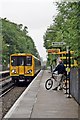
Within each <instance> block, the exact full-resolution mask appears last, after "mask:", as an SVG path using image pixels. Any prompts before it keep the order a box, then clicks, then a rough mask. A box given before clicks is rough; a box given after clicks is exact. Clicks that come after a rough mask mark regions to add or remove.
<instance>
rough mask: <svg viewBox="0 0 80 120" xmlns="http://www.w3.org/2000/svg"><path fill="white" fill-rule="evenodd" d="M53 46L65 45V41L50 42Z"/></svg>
mask: <svg viewBox="0 0 80 120" xmlns="http://www.w3.org/2000/svg"><path fill="white" fill-rule="evenodd" d="M52 45H53V46H61V45H66V43H65V42H53V43H52Z"/></svg>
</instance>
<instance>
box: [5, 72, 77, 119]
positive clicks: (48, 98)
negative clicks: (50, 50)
mask: <svg viewBox="0 0 80 120" xmlns="http://www.w3.org/2000/svg"><path fill="white" fill-rule="evenodd" d="M50 76H51V73H49V71H48V70H42V71H41V72H40V73H39V74H38V76H37V77H36V78H35V79H34V80H33V81H32V83H31V84H30V85H29V86H28V88H27V89H26V90H25V91H24V93H23V94H22V95H21V96H20V97H19V99H18V100H17V101H16V102H15V104H14V105H13V106H12V108H11V109H10V110H9V112H8V113H7V114H6V115H5V117H4V118H76V119H77V118H78V109H79V108H78V104H77V102H76V101H75V100H74V98H67V96H66V94H64V92H63V90H58V91H54V90H52V89H51V90H49V91H48V90H46V89H45V87H44V84H45V81H46V80H47V79H48V78H49V77H50Z"/></svg>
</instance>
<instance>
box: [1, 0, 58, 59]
mask: <svg viewBox="0 0 80 120" xmlns="http://www.w3.org/2000/svg"><path fill="white" fill-rule="evenodd" d="M55 1H58V0H0V11H1V12H0V17H1V18H5V17H6V18H7V19H8V20H9V21H11V22H15V23H17V24H23V25H24V26H27V27H28V34H29V36H30V37H31V38H32V39H33V41H34V43H35V46H36V48H37V50H38V52H39V55H40V56H41V57H42V58H43V60H46V58H47V52H46V49H45V48H44V47H43V43H44V41H43V35H44V34H45V32H46V30H47V28H48V27H49V26H50V25H51V24H52V23H53V16H56V14H57V10H56V8H57V7H56V6H55V4H53V2H55Z"/></svg>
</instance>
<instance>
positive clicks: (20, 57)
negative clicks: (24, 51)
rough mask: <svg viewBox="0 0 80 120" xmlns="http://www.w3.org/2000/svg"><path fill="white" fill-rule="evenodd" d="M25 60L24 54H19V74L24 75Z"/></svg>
mask: <svg viewBox="0 0 80 120" xmlns="http://www.w3.org/2000/svg"><path fill="white" fill-rule="evenodd" d="M24 62H25V57H24V56H19V57H18V66H19V67H18V71H19V75H24V73H25V66H24Z"/></svg>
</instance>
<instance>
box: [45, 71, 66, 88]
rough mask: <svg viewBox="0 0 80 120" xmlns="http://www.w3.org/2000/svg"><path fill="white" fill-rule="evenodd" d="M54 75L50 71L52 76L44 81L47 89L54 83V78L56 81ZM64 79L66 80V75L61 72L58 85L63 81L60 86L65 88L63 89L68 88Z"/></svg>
mask: <svg viewBox="0 0 80 120" xmlns="http://www.w3.org/2000/svg"><path fill="white" fill-rule="evenodd" d="M56 77H57V76H56V74H55V73H52V76H51V77H50V78H49V79H48V80H47V81H46V82H45V88H46V89H47V90H50V89H51V88H52V86H53V84H54V80H55V81H57V78H56ZM65 81H66V76H65V75H64V74H63V75H62V77H61V80H60V83H59V85H58V87H59V86H60V85H61V83H63V84H62V88H63V89H65V90H66V89H68V88H67V83H66V82H65Z"/></svg>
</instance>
